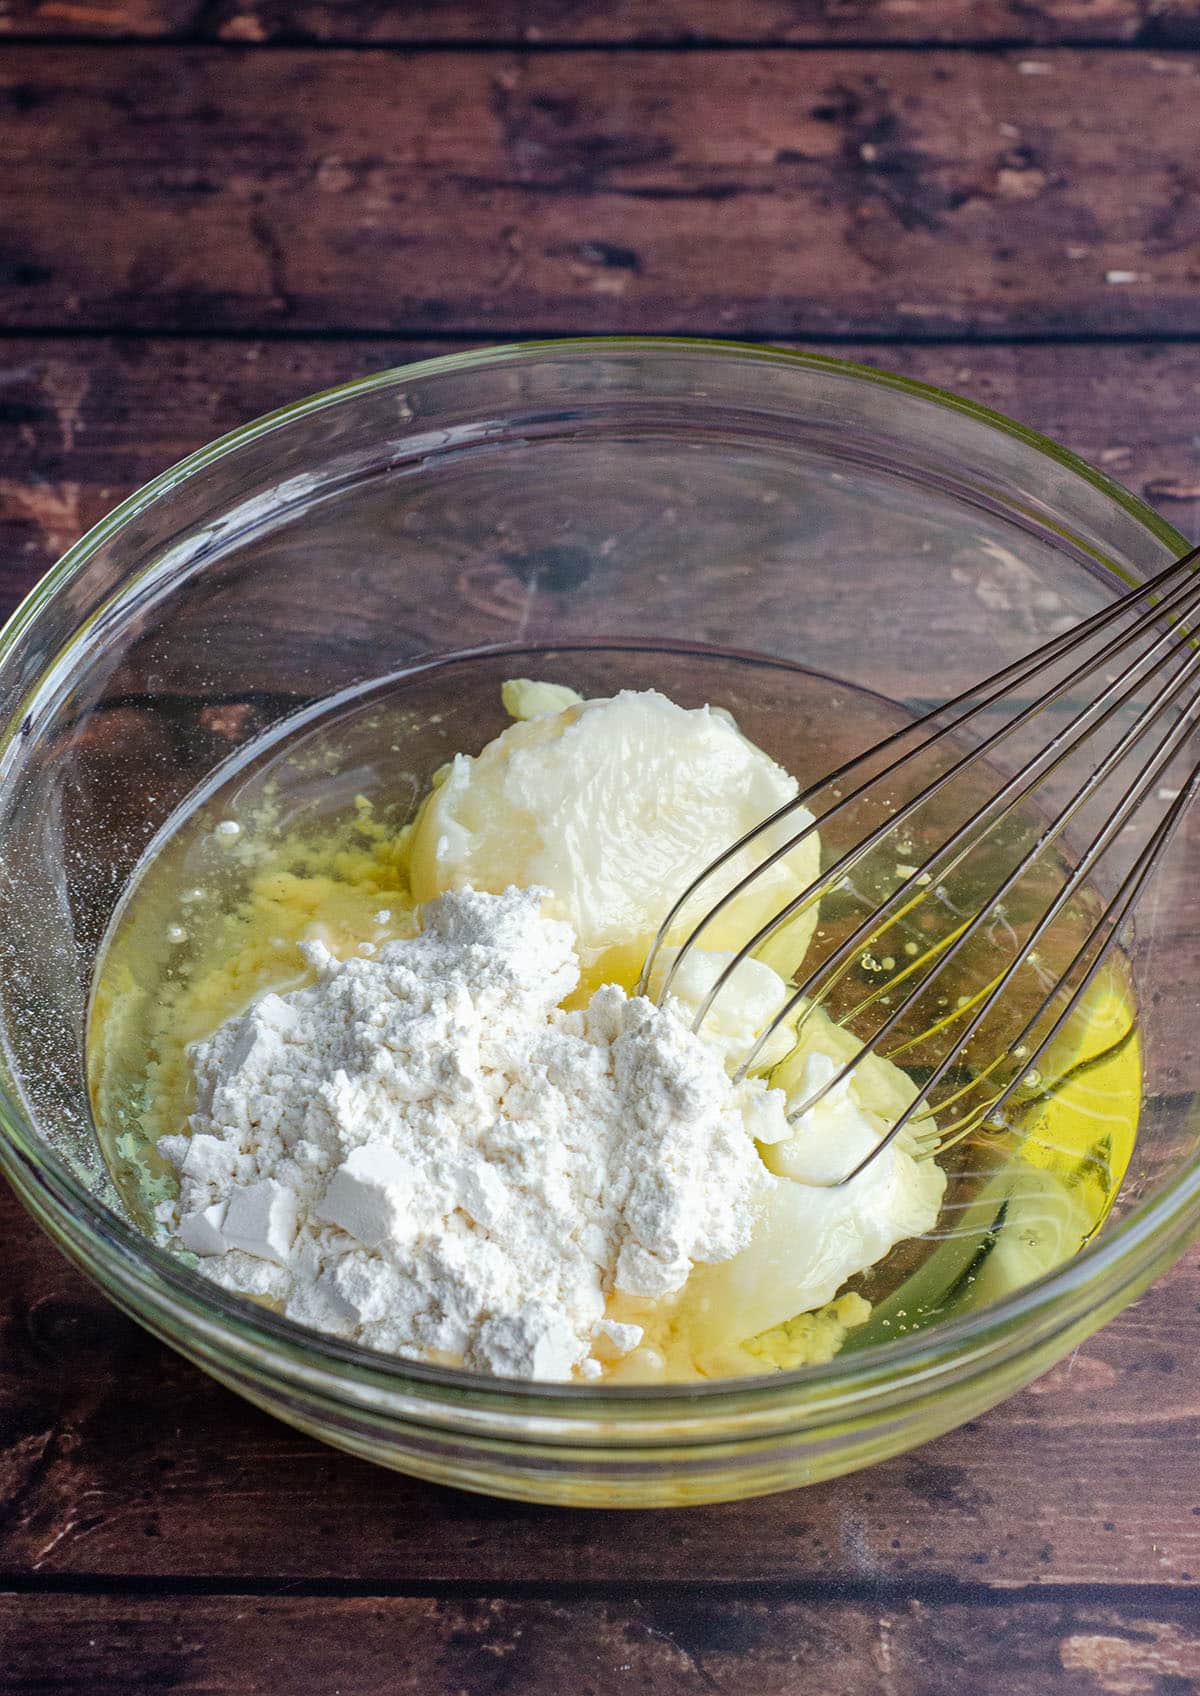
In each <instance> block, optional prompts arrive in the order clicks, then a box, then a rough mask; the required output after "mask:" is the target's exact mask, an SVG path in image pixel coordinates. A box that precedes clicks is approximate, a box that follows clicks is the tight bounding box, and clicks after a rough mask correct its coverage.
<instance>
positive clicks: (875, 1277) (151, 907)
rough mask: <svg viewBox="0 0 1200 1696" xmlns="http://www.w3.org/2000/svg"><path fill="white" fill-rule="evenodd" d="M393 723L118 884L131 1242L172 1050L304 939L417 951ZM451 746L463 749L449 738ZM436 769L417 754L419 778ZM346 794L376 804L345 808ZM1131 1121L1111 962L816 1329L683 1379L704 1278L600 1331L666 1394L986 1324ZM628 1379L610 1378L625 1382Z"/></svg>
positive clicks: (778, 1337)
mask: <svg viewBox="0 0 1200 1696" xmlns="http://www.w3.org/2000/svg"><path fill="white" fill-rule="evenodd" d="M712 698H713V699H720V697H719V696H718V695H717V694H716V692H715V691H714V693H713V696H712ZM410 710H411V709H410V708H408V707H406V706H404V705H401V706H398V707H397V706H389V705H385V706H381V707H375V708H372V709H371V710H370V712H368V713H365V714H359V715H358V716H357V717H356V718H355V720H354V723H353V735H352V736H350V737H348V736H347V734H343V733H340V732H338V731H337V729H336V727H334V729H333V730H332V731H330V732H327V733H325V734H324V735H322V736H320V737H318V738H316V739H314V738H313V736H312V735H311V733H309V734H308V735H306V736H305V737H304V738H302V739H301V740H300V742H299V743H298V744H297V746H296V747H294V748H292V749H288V748H287V747H286V746H285V748H284V750H283V751H282V753H276V755H275V756H274V757H273V758H272V759H271V761H270V762H269V763H268V765H267V766H266V767H265V768H264V769H263V770H262V771H261V772H259V773H258V774H257V775H256V776H255V777H254V778H253V779H252V780H250V781H246V780H245V778H244V777H241V776H238V775H235V776H234V777H231V779H230V781H229V783H228V784H227V785H226V786H225V788H224V789H223V790H221V791H218V792H217V793H216V794H214V795H213V796H212V797H211V799H210V800H208V801H207V802H206V803H205V804H204V805H202V806H200V807H198V808H197V809H195V810H194V811H192V812H191V813H190V814H186V815H185V816H184V817H183V818H182V819H181V820H180V821H179V822H178V825H177V828H176V829H175V830H174V831H173V832H172V833H171V835H170V836H169V837H168V838H167V839H166V840H165V841H164V842H163V843H162V844H160V846H159V848H158V850H157V852H156V853H154V854H153V855H152V856H151V858H150V859H149V860H148V861H147V862H146V864H145V865H144V867H143V870H142V872H141V874H140V876H139V877H138V878H137V879H136V880H135V883H134V885H133V887H132V890H131V893H130V895H129V897H128V899H127V901H126V903H125V905H124V907H123V909H122V911H121V912H120V914H119V915H118V919H117V922H116V923H115V925H114V928H113V930H112V933H111V935H110V939H109V942H108V945H107V947H106V949H105V950H104V952H103V954H102V958H101V962H100V968H99V971H98V974H97V979H96V984H95V990H94V994H93V1000H92V1010H91V1022H90V1030H89V1044H88V1052H89V1081H90V1088H91V1093H92V1101H93V1110H94V1114H95V1119H96V1123H97V1127H98V1131H99V1135H100V1139H101V1144H102V1147H103V1150H104V1153H105V1157H106V1159H107V1161H108V1163H109V1166H110V1168H111V1170H112V1173H113V1176H114V1179H115V1181H116V1183H117V1185H118V1187H119V1189H120V1190H121V1193H122V1195H123V1197H124V1199H125V1201H126V1203H127V1205H128V1206H129V1208H130V1210H131V1212H132V1213H133V1215H134V1216H135V1218H137V1219H138V1220H139V1221H140V1222H141V1223H142V1224H143V1226H144V1227H145V1228H146V1229H147V1230H152V1229H153V1217H152V1211H153V1207H154V1205H155V1203H156V1202H158V1201H160V1200H162V1199H164V1198H166V1197H168V1196H170V1195H172V1194H173V1193H174V1183H175V1180H174V1175H173V1173H172V1171H171V1169H170V1168H169V1167H168V1166H167V1165H166V1164H165V1162H163V1161H162V1160H161V1158H160V1157H159V1156H158V1154H157V1152H156V1151H155V1148H154V1144H155V1142H156V1140H157V1138H158V1137H160V1136H163V1135H165V1134H174V1133H178V1132H179V1131H181V1130H185V1129H186V1125H187V1116H188V1113H189V1111H190V1108H191V1088H192V1086H191V1068H190V1063H189V1061H188V1058H187V1048H188V1045H189V1044H190V1043H192V1042H195V1041H198V1040H200V1039H202V1038H204V1037H207V1036H209V1035H211V1034H212V1032H213V1031H214V1030H215V1029H216V1028H217V1027H218V1026H219V1025H220V1024H222V1023H223V1022H224V1021H225V1020H226V1019H228V1018H230V1017H231V1016H233V1015H234V1014H236V1013H239V1012H241V1011H242V1010H243V1009H244V1008H246V1007H247V1006H248V1005H249V1004H250V1003H251V1002H252V1001H254V1000H255V999H256V997H258V996H259V995H261V994H262V993H263V992H265V991H266V990H277V991H286V990H288V989H293V988H297V987H299V986H300V985H302V984H304V983H306V982H308V981H310V972H309V968H308V967H307V965H306V962H305V960H304V958H303V956H302V954H301V952H300V944H301V943H302V942H305V941H308V940H312V939H314V938H318V939H320V940H321V941H323V942H324V943H325V944H326V945H327V946H328V947H329V948H330V949H331V950H332V951H333V952H334V953H335V954H337V955H338V956H339V957H343V958H344V957H346V956H348V955H351V954H353V953H354V952H355V951H356V950H357V949H359V948H360V947H361V946H362V945H364V944H366V945H368V947H371V946H374V947H377V946H378V945H379V944H380V943H381V942H384V941H387V940H389V939H391V938H393V937H398V936H405V935H411V934H413V932H414V931H415V929H416V920H415V917H414V914H413V910H412V901H411V896H410V893H409V888H408V878H407V870H406V845H407V837H406V831H405V829H404V825H405V821H406V820H407V819H408V818H409V817H410V816H411V814H412V811H413V808H414V805H415V801H416V798H417V792H418V790H419V788H420V786H421V785H420V782H419V780H418V779H414V778H413V776H412V774H410V773H406V774H405V778H406V781H405V782H404V783H403V784H397V783H396V780H395V776H394V773H393V777H392V779H391V782H390V784H389V782H388V781H384V782H383V783H382V784H380V783H379V782H378V781H375V780H376V779H378V777H379V775H380V774H379V772H378V771H377V770H376V769H375V768H370V769H368V768H366V767H364V765H363V763H362V759H361V750H362V748H363V747H364V746H374V745H376V744H377V745H378V746H379V747H380V748H385V749H386V750H387V752H388V755H389V756H390V764H391V766H393V767H394V766H395V763H396V760H397V759H401V760H402V759H403V752H404V749H405V737H406V735H407V734H409V733H410V732H411V730H412V723H413V721H412V720H411V719H410V718H409V717H408V716H407V715H408V714H409V712H410ZM456 733H461V727H458V729H457V730H456V727H455V726H453V725H451V726H449V727H448V730H447V735H448V736H454V735H455V734H456ZM423 734H424V735H425V737H426V739H428V728H427V724H426V727H425V730H424V732H423ZM482 739H486V738H481V740H482ZM475 746H478V742H476V744H475ZM452 751H454V749H453V746H442V745H441V744H440V743H439V742H438V739H437V737H434V739H433V746H432V751H431V752H430V753H429V758H428V759H427V762H426V764H427V766H430V765H432V764H433V763H435V762H436V760H437V755H438V753H441V755H442V757H444V756H445V754H447V753H449V752H452ZM772 751H773V752H774V751H775V750H772ZM381 765H382V766H383V767H384V768H387V767H388V765H389V760H388V759H384V760H382V761H381ZM356 778H359V779H363V780H364V787H366V788H367V789H370V790H372V791H373V793H374V799H369V798H368V797H367V796H366V795H364V794H362V793H356V784H355V779H356ZM396 789H398V790H399V798H398V799H397V800H396V801H395V802H394V804H392V803H390V801H389V791H390V790H391V791H394V790H396ZM298 802H299V804H298ZM222 824H224V825H225V826H226V828H225V829H222V828H220V827H221V826H222ZM230 824H236V826H237V829H236V831H233V830H230V829H229V828H228V826H229V825H230ZM625 987H626V988H630V989H631V988H632V987H633V986H632V985H631V984H630V985H626V986H625ZM1140 1101H1141V1057H1140V1046H1139V1042H1138V1035H1137V1026H1136V1021H1135V1017H1134V1003H1133V997H1132V991H1131V988H1130V985H1129V981H1128V976H1127V972H1126V970H1125V967H1124V964H1123V962H1122V960H1121V959H1120V957H1116V958H1115V959H1114V960H1113V962H1112V963H1111V964H1110V965H1109V966H1106V968H1105V969H1104V971H1103V973H1102V974H1101V976H1100V978H1099V979H1098V980H1097V982H1096V983H1095V985H1094V986H1093V988H1092V990H1091V992H1090V993H1089V995H1088V997H1087V998H1086V1001H1085V1003H1084V1004H1083V1006H1082V1007H1081V1009H1080V1010H1079V1012H1078V1013H1077V1014H1076V1015H1075V1016H1074V1017H1073V1019H1072V1020H1071V1022H1070V1023H1069V1025H1068V1026H1067V1027H1066V1028H1065V1029H1064V1030H1063V1031H1062V1033H1061V1034H1060V1036H1059V1038H1058V1039H1057V1041H1056V1043H1055V1045H1054V1047H1053V1049H1052V1050H1051V1051H1050V1052H1049V1053H1048V1054H1047V1055H1046V1056H1044V1057H1043V1059H1042V1061H1041V1063H1040V1067H1039V1077H1038V1079H1037V1081H1036V1087H1030V1089H1028V1090H1027V1091H1026V1093H1025V1099H1024V1101H1023V1102H1022V1103H1021V1104H1020V1106H1019V1109H1018V1110H1017V1111H1016V1112H1015V1113H1014V1114H1013V1115H1012V1120H1011V1128H1010V1129H1009V1130H1008V1131H1006V1132H1003V1133H1001V1134H996V1135H991V1136H990V1137H989V1138H988V1139H987V1141H986V1146H983V1145H976V1146H974V1147H972V1148H964V1149H962V1150H958V1151H955V1150H952V1151H950V1153H949V1154H948V1155H946V1156H945V1157H944V1163H945V1164H946V1165H947V1166H948V1168H950V1169H951V1170H952V1171H953V1172H956V1173H958V1174H959V1175H958V1177H957V1178H956V1179H955V1178H952V1182H951V1184H950V1186H949V1189H948V1192H947V1205H946V1208H945V1209H944V1212H943V1218H942V1220H941V1221H940V1222H939V1227H938V1232H937V1234H936V1235H935V1237H934V1238H933V1239H931V1240H930V1241H929V1242H927V1243H922V1244H919V1245H901V1247H900V1248H898V1249H897V1250H895V1251H893V1254H892V1255H890V1256H889V1257H888V1260H887V1261H886V1262H885V1263H883V1264H882V1265H881V1266H880V1267H879V1268H876V1269H874V1270H873V1271H872V1272H871V1273H869V1274H867V1275H865V1277H863V1278H861V1279H858V1280H855V1281H854V1283H853V1285H852V1289H851V1292H850V1293H849V1294H848V1295H847V1296H844V1297H843V1298H841V1299H840V1300H839V1301H838V1302H836V1303H834V1304H832V1306H831V1307H830V1308H828V1309H825V1310H822V1312H821V1313H819V1314H815V1315H802V1316H797V1318H796V1320H794V1321H793V1322H791V1323H790V1324H788V1325H784V1326H780V1327H777V1328H776V1329H775V1330H774V1331H772V1332H770V1333H767V1334H766V1335H765V1336H763V1337H761V1338H757V1339H747V1338H735V1339H730V1346H729V1347H728V1348H726V1349H724V1350H722V1351H718V1353H716V1354H714V1353H713V1352H712V1350H711V1349H709V1350H708V1351H707V1352H706V1353H705V1355H704V1356H703V1358H698V1356H697V1351H696V1349H695V1348H694V1347H693V1341H692V1332H693V1322H694V1319H695V1315H696V1313H697V1310H698V1307H699V1306H700V1305H701V1304H703V1302H704V1301H705V1299H706V1298H705V1293H704V1292H705V1281H706V1280H705V1272H704V1269H703V1268H700V1269H698V1270H697V1272H696V1273H695V1274H694V1275H693V1278H692V1279H691V1280H690V1281H689V1284H688V1286H687V1287H686V1288H685V1290H684V1291H683V1292H682V1293H681V1295H680V1296H679V1297H678V1298H675V1299H674V1300H672V1301H671V1302H670V1303H666V1304H659V1305H657V1306H654V1307H648V1306H647V1305H646V1304H638V1303H634V1302H631V1301H629V1300H627V1299H616V1300H614V1302H613V1304H612V1313H613V1316H614V1317H618V1318H627V1319H633V1320H636V1321H637V1323H639V1324H641V1325H643V1326H644V1327H645V1329H646V1332H647V1337H646V1343H647V1344H648V1345H649V1346H651V1347H652V1348H653V1349H654V1350H655V1351H656V1353H657V1354H658V1355H659V1356H660V1357H661V1358H662V1359H663V1360H664V1362H665V1366H664V1367H663V1368H662V1369H661V1371H658V1370H657V1369H656V1373H655V1375H659V1376H663V1375H665V1376H666V1377H669V1378H673V1379H683V1380H686V1379H688V1378H697V1377H701V1376H712V1375H717V1374H725V1373H729V1374H738V1373H747V1372H761V1371H763V1370H768V1369H771V1368H774V1367H781V1366H782V1367H787V1366H794V1365H802V1364H809V1363H812V1362H815V1361H821V1360H825V1359H828V1358H830V1357H831V1356H832V1355H833V1354H834V1353H836V1352H837V1351H838V1350H839V1349H841V1348H842V1347H861V1346H864V1345H865V1344H867V1343H869V1342H875V1341H879V1340H882V1339H886V1338H887V1337H889V1336H894V1335H898V1334H901V1333H903V1332H905V1331H908V1330H911V1329H913V1328H916V1327H921V1326H925V1325H929V1324H931V1323H935V1322H937V1321H938V1320H940V1319H941V1318H944V1317H948V1316H950V1315H952V1314H956V1313H959V1312H962V1311H965V1310H967V1309H969V1308H972V1307H977V1306H980V1305H982V1304H984V1303H987V1302H990V1301H992V1300H994V1299H996V1298H997V1297H998V1296H1000V1295H1003V1294H1005V1293H1007V1291H1009V1290H1011V1289H1013V1288H1015V1287H1018V1286H1019V1285H1020V1284H1022V1283H1024V1282H1027V1281H1028V1280H1029V1279H1031V1278H1033V1277H1036V1276H1039V1275H1040V1274H1041V1273H1043V1272H1045V1271H1048V1270H1050V1269H1051V1268H1052V1266H1053V1265H1055V1264H1057V1263H1058V1262H1059V1261H1060V1260H1062V1259H1064V1258H1066V1257H1067V1256H1068V1255H1070V1254H1072V1253H1074V1252H1076V1251H1077V1250H1078V1248H1079V1247H1080V1246H1081V1245H1082V1244H1083V1243H1084V1242H1085V1241H1087V1239H1088V1238H1089V1237H1090V1236H1091V1235H1092V1234H1094V1232H1095V1231H1096V1230H1097V1229H1098V1228H1099V1226H1100V1224H1101V1222H1102V1221H1103V1219H1104V1217H1105V1215H1106V1213H1107V1212H1108V1209H1109V1207H1110V1206H1111V1203H1112V1200H1113V1197H1114V1195H1115V1193H1116V1190H1117V1188H1118V1186H1119V1184H1120V1182H1121V1179H1122V1177H1123V1175H1124V1172H1125V1169H1126V1167H1127V1165H1128V1162H1129V1158H1130V1154H1131V1152H1132V1148H1133V1141H1134V1137H1135V1134H1136V1128H1137V1120H1138V1112H1139V1107H1140ZM864 1296H865V1297H866V1298H868V1300H869V1303H870V1305H868V1301H867V1300H864V1299H862V1298H863V1297H864ZM868 1315H869V1317H868ZM707 1329H708V1331H709V1333H710V1334H711V1321H710V1322H709V1324H708V1326H707ZM645 1358H646V1357H645V1356H642V1357H640V1359H639V1358H634V1359H632V1360H631V1361H630V1362H628V1363H626V1364H624V1365H622V1366H621V1367H618V1368H617V1369H615V1370H614V1371H613V1373H612V1374H611V1376H614V1377H619V1376H631V1377H636V1376H643V1375H645V1372H646V1368H645V1365H644V1361H645Z"/></svg>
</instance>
